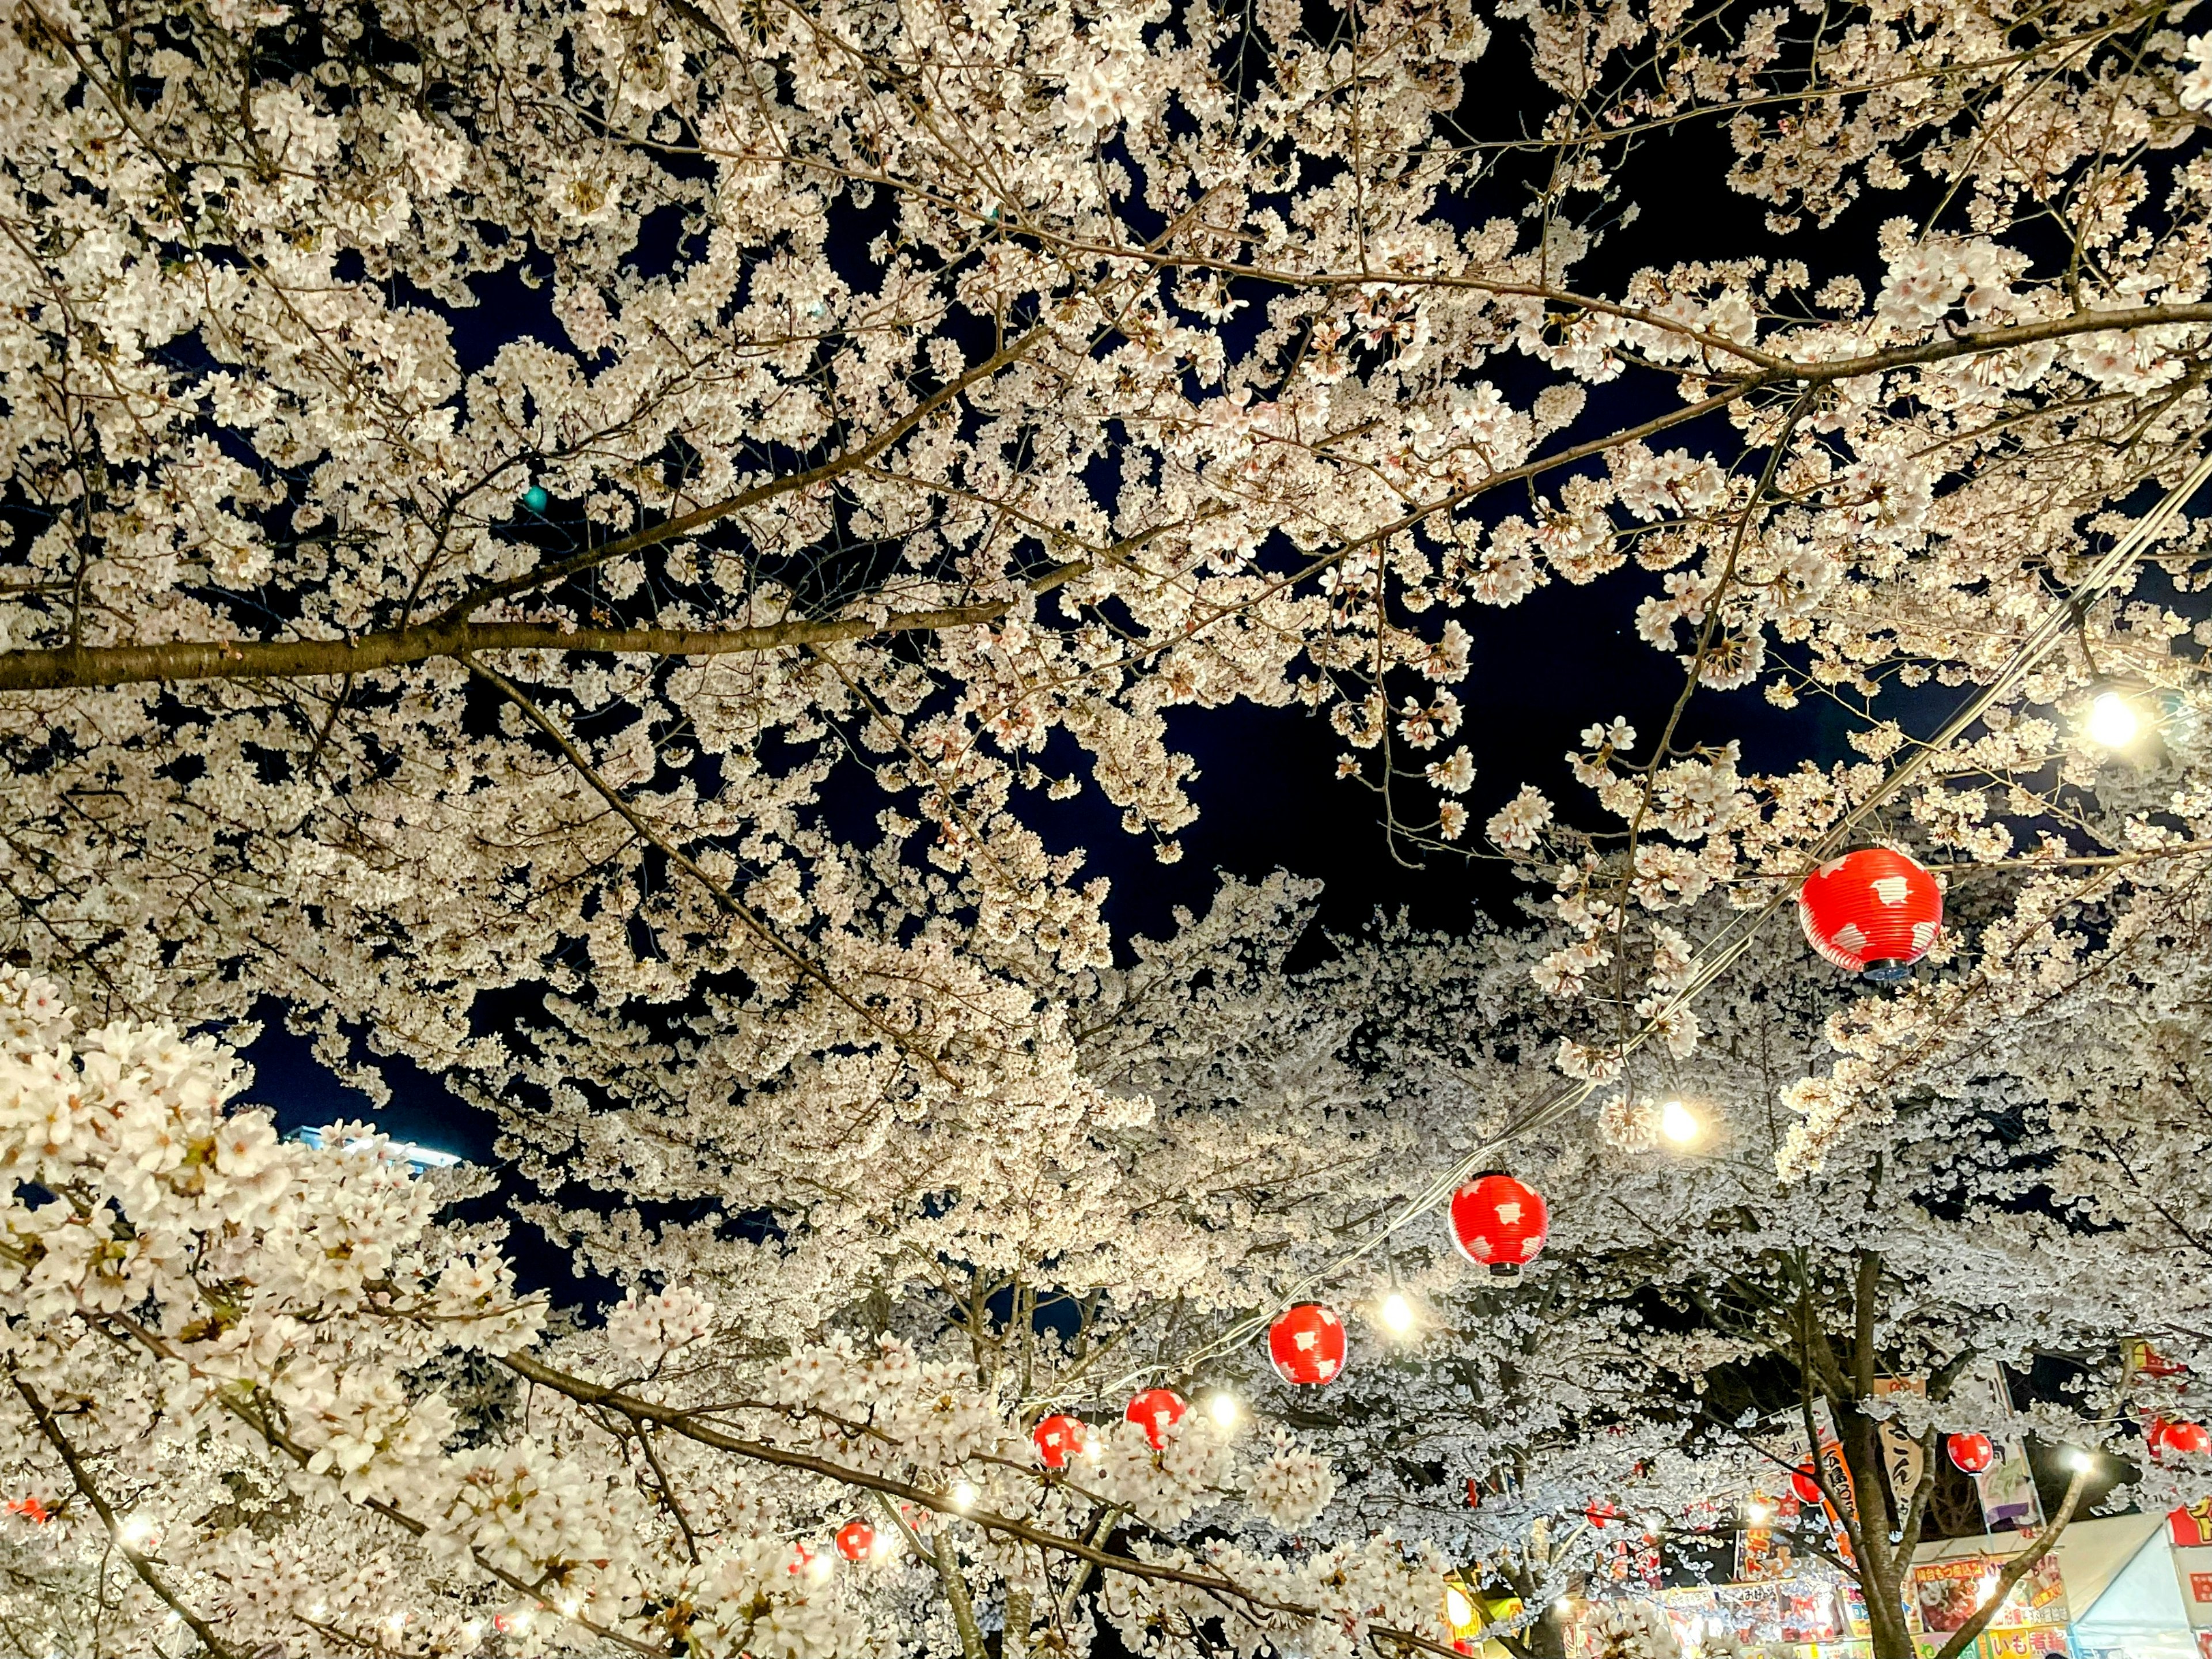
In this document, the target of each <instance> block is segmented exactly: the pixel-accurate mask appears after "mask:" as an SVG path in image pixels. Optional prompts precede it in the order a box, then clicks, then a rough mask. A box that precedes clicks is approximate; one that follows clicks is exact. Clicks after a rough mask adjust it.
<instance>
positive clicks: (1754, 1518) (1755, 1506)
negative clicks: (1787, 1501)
mask: <svg viewBox="0 0 2212 1659" xmlns="http://www.w3.org/2000/svg"><path fill="white" fill-rule="evenodd" d="M1743 1513H1744V1518H1745V1519H1746V1520H1747V1521H1749V1522H1751V1524H1752V1525H1753V1526H1754V1527H1763V1526H1765V1524H1766V1523H1767V1522H1769V1521H1771V1520H1772V1519H1773V1518H1774V1506H1773V1505H1772V1504H1765V1503H1761V1502H1760V1501H1759V1499H1757V1498H1753V1499H1752V1501H1751V1502H1750V1503H1748V1504H1745V1505H1744V1506H1743Z"/></svg>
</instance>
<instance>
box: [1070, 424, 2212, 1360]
mask: <svg viewBox="0 0 2212 1659" xmlns="http://www.w3.org/2000/svg"><path fill="white" fill-rule="evenodd" d="M2208 478H2212V450H2209V451H2207V452H2206V453H2205V454H2204V455H2203V456H2202V457H2201V458H2200V459H2198V461H2197V465H2195V466H2194V467H2192V468H2191V469H2190V471H2189V475H2188V476H2187V477H2185V478H2184V479H2183V480H2182V481H2181V482H2180V483H2178V484H2176V485H2175V486H2174V487H2173V488H2172V489H2169V490H2168V491H2167V492H2166V495H2164V496H2163V497H2162V498H2161V499H2160V501H2159V502H2158V504H2157V505H2156V506H2155V507H2152V508H2151V509H2150V511H2149V512H2148V513H2145V514H2144V515H2143V516H2142V518H2141V519H2139V520H2136V522H2135V523H2134V524H2133V525H2132V526H2130V527H2129V529H2128V532H2127V533H2126V534H2125V535H2124V536H2122V537H2121V538H2119V540H2118V541H2117V542H2115V543H2113V544H2112V547H2111V548H2110V549H2108V550H2106V553H2105V555H2104V556H2102V557H2101V558H2100V559H2099V560H2098V561H2097V562H2095V563H2094V564H2093V565H2092V566H2090V568H2089V569H2088V572H2087V574H2085V575H2084V576H2083V577H2082V579H2081V582H2080V583H2079V584H2078V585H2077V586H2075V588H2074V589H2073V591H2072V592H2069V593H2068V594H2067V595H2066V596H2065V597H2064V598H2063V599H2058V600H2056V601H2054V602H2053V603H2052V605H2051V606H2050V607H2049V608H2048V609H2047V610H2046V611H2045V612H2044V614H2043V616H2042V617H2041V618H2040V619H2039V620H2038V621H2037V623H2036V624H2035V626H2034V627H2033V628H2032V629H2029V630H2028V632H2027V637H2026V638H2024V639H2023V640H2021V642H2020V644H2019V646H2018V647H2016V648H2015V650H2014V652H2013V654H2012V656H2011V657H2010V658H2009V659H2008V660H2007V661H2006V663H2005V665H2004V666H2003V667H2002V668H2001V669H1999V670H1998V671H1997V672H1996V676H1995V677H1994V678H1991V679H1990V681H1989V683H1988V684H1985V685H1984V686H1983V688H1982V689H1981V690H1979V691H1978V692H1977V693H1976V694H1975V695H1974V696H1972V697H1970V698H1968V699H1967V700H1966V702H1965V703H1963V704H1961V705H1960V708H1959V711H1958V712H1957V713H1956V714H1954V715H1952V717H1951V718H1950V719H1949V720H1947V721H1946V722H1945V723H1944V724H1943V726H1942V729H1941V730H1939V731H1938V732H1936V734H1935V736H1933V737H1931V738H1929V739H1927V741H1926V742H1924V743H1922V744H1918V745H1917V746H1916V747H1915V748H1914V749H1913V750H1912V752H1911V754H1910V755H1908V756H1906V757H1905V758H1904V759H1903V760H1901V761H1899V763H1897V764H1896V765H1895V766H1893V767H1892V768H1891V769H1890V770H1889V773H1888V775H1887V776H1885V777H1884V778H1883V779H1882V781H1881V782H1880V783H1879V784H1877V785H1876V786H1875V788H1874V790H1873V791H1872V793H1869V795H1867V797H1866V798H1865V799H1863V800H1862V801H1860V803H1859V804H1858V805H1857V806H1855V807H1853V808H1852V809H1851V810H1850V811H1849V812H1847V813H1845V814H1844V816H1843V817H1841V818H1839V819H1838V820H1837V822H1836V823H1835V824H1834V825H1833V826H1832V828H1831V829H1829V830H1828V832H1827V833H1826V835H1824V836H1821V837H1820V840H1819V841H1817V842H1814V845H1813V848H1812V849H1811V851H1810V852H1808V854H1806V856H1805V859H1804V860H1803V862H1802V865H1801V866H1799V868H1798V870H1797V872H1796V875H1795V877H1794V878H1790V879H1789V880H1786V881H1784V882H1782V883H1780V884H1778V885H1777V887H1776V889H1775V891H1774V894H1773V896H1771V897H1770V898H1769V899H1768V900H1767V901H1766V902H1765V903H1764V904H1762V905H1760V906H1759V908H1757V909H1755V910H1749V911H1746V912H1745V913H1744V915H1742V916H1741V917H1740V918H1738V919H1737V920H1736V921H1732V922H1730V923H1729V925H1728V926H1727V927H1723V928H1722V929H1721V930H1720V931H1719V932H1718V933H1716V934H1714V935H1713V937H1712V938H1711V939H1708V940H1706V941H1705V943H1704V944H1703V945H1699V948H1698V951H1697V952H1696V954H1695V955H1694V956H1693V957H1692V963H1694V964H1695V969H1696V970H1695V971H1694V972H1693V973H1692V975H1690V977H1689V978H1688V979H1687V980H1686V981H1684V983H1683V984H1682V986H1681V987H1680V989H1678V990H1677V991H1675V993H1674V994H1673V995H1672V996H1670V997H1669V998H1668V1000H1667V1001H1666V1002H1665V1004H1664V1005H1663V1006H1661V1007H1660V1008H1659V1009H1658V1011H1657V1012H1655V1013H1653V1014H1652V1016H1651V1017H1650V1018H1649V1019H1647V1020H1646V1021H1645V1022H1644V1024H1643V1025H1642V1026H1640V1027H1639V1028H1638V1030H1635V1031H1634V1032H1632V1034H1631V1035H1630V1036H1627V1037H1626V1039H1624V1040H1623V1042H1621V1044H1620V1048H1618V1049H1617V1050H1615V1054H1616V1057H1617V1058H1618V1059H1620V1060H1626V1059H1627V1057H1628V1056H1629V1055H1630V1054H1632V1053H1634V1052H1635V1051H1636V1050H1637V1049H1638V1048H1641V1047H1642V1046H1643V1045H1644V1043H1645V1042H1648V1041H1650V1039H1651V1037H1653V1036H1656V1034H1657V1033H1659V1032H1660V1031H1661V1030H1664V1029H1665V1027H1666V1025H1667V1024H1668V1021H1669V1020H1671V1019H1672V1018H1674V1016H1675V1015H1676V1014H1677V1013H1680V1012H1682V1011H1683V1010H1684V1009H1686V1008H1687V1007H1688V1006H1689V1005H1690V1004H1691V1003H1692V1001H1694V1000H1696V999H1697V998H1698V997H1699V996H1700V995H1702V994H1704V993H1705V991H1706V990H1708V989H1710V988H1711V986H1712V984H1713V981H1716V980H1717V979H1718V978H1719V977H1720V976H1721V975H1723V974H1724V973H1726V972H1727V971H1728V970H1729V969H1730V968H1732V967H1734V966H1735V963H1736V962H1737V961H1738V959H1740V958H1741V957H1742V956H1743V954H1744V952H1745V951H1748V950H1749V949H1750V948H1751V946H1752V944H1753V941H1754V940H1755V939H1757V938H1758V936H1759V929H1760V928H1762V927H1765V925H1766V923H1767V922H1768V921H1771V920H1772V918H1773V916H1774V914H1775V912H1776V911H1778V910H1779V909H1781V908H1783V906H1784V905H1785V904H1787V903H1789V902H1790V900H1791V899H1792V898H1793V897H1794V896H1796V890H1797V889H1798V887H1799V885H1800V884H1802V883H1803V881H1804V880H1805V878H1807V877H1808V876H1809V875H1811V874H1812V873H1813V872H1814V871H1815V870H1817V869H1819V868H1820V866H1821V865H1823V864H1825V863H1826V862H1827V861H1828V860H1829V859H1830V858H1832V857H1833V856H1834V855H1835V854H1837V853H1838V852H1840V851H1842V850H1843V849H1844V847H1845V846H1846V845H1847V844H1848V842H1850V838H1851V837H1852V836H1853V835H1854V834H1855V833H1856V832H1857V830H1858V829H1859V828H1860V826H1861V825H1863V823H1865V821H1866V820H1867V818H1868V817H1870V816H1871V815H1872V814H1873V812H1874V811H1875V808H1877V807H1879V806H1880V805H1881V804H1882V803H1883V802H1884V801H1886V800H1887V799H1889V798H1890V797H1891V796H1893V795H1894V794H1896V793H1898V792H1899V790H1901V789H1903V788H1905V787H1906V786H1907V785H1908V784H1910V783H1911V781H1913V780H1914V779H1915V778H1917V776H1919V775H1920V774H1921V772H1922V771H1923V770H1924V769H1926V768H1927V767H1928V765H1929V763H1930V762H1931V761H1932V760H1933V758H1934V757H1936V755H1937V754H1938V753H1939V752H1941V751H1942V750H1945V749H1947V748H1948V747H1949V746H1950V745H1951V744H1953V743H1954V742H1956V741H1957V740H1958V738H1960V736H1962V735H1963V734H1964V733H1965V732H1966V731H1967V730H1968V728H1970V727H1971V726H1972V725H1973V724H1974V723H1975V722H1976V721H1977V720H1980V719H1981V718H1982V717H1983V716H1984V714H1987V713H1988V712H1989V710H1990V708H1991V707H1993V706H1994V705H1995V704H1996V702H1998V700H1999V699H2000V698H2002V697H2003V696H2004V695H2005V694H2006V693H2007V692H2008V691H2010V690H2012V689H2013V688H2014V687H2015V686H2016V685H2018V684H2020V682H2021V680H2022V679H2023V678H2026V677H2027V673H2028V671H2030V670H2031V669H2033V667H2034V666H2035V665H2036V664H2037V663H2038V662H2039V661H2040V660H2041V659H2043V657H2044V656H2045V654H2046V653H2048V652H2049V651H2050V650H2051V647H2053V646H2054V645H2056V644H2057V643H2058V642H2059V641H2061V640H2063V638H2064V637H2065V636H2066V633H2067V630H2068V629H2070V628H2071V627H2073V625H2074V619H2075V617H2077V616H2079V615H2081V612H2082V611H2084V610H2086V608H2087V606H2088V605H2091V604H2092V603H2093V602H2094V601H2095V600H2097V599H2100V598H2101V597H2102V596H2103V594H2104V592H2105V591H2106V589H2107V588H2109V587H2111V586H2112V583H2113V582H2114V581H2116V580H2118V577H2119V575H2120V574H2121V573H2122V572H2123V571H2124V570H2125V569H2126V568H2128V567H2129V566H2130V565H2131V564H2133V563H2134V562H2135V561H2136V557H2137V556H2139V555H2140V553H2141V552H2142V549H2143V548H2144V547H2146V546H2147V545H2148V544H2150V543H2151V542H2153V541H2154V540H2156V539H2157V538H2159V537H2160V536H2161V535H2163V534H2165V533H2166V529H2167V527H2168V526H2171V525H2172V522H2173V520H2174V519H2175V518H2176V517H2178V516H2179V514H2180V513H2181V511H2182V509H2183V508H2184V507H2186V506H2187V505H2188V504H2189V501H2190V500H2191V497H2192V496H2194V495H2196V494H2197V490H2198V489H2201V488H2202V487H2203V484H2204V483H2205V481H2206V480H2207V479H2208ZM1599 1087H1600V1080H1598V1079H1583V1080H1579V1081H1567V1082H1563V1083H1561V1084H1559V1085H1557V1086H1555V1087H1554V1088H1553V1089H1552V1090H1550V1091H1548V1092H1547V1093H1546V1094H1545V1095H1544V1096H1543V1097H1541V1099H1539V1100H1537V1101H1535V1102H1534V1103H1532V1104H1531V1105H1529V1106H1528V1107H1527V1108H1525V1109H1523V1110H1522V1111H1520V1112H1518V1113H1516V1114H1515V1115H1513V1116H1512V1117H1511V1118H1510V1119H1509V1120H1508V1121H1507V1122H1506V1124H1505V1127H1504V1128H1503V1129H1501V1130H1499V1131H1498V1133H1497V1134H1495V1135H1493V1136H1492V1137H1491V1138H1490V1139H1487V1140H1485V1141H1483V1142H1482V1143H1480V1145H1479V1146H1475V1147H1474V1149H1473V1150H1472V1151H1470V1152H1468V1153H1466V1154H1465V1155H1464V1156H1462V1158H1458V1159H1457V1160H1456V1161H1455V1162H1454V1163H1453V1164H1451V1165H1450V1166H1449V1168H1447V1169H1445V1170H1443V1171H1442V1172H1441V1173H1440V1174H1438V1175H1437V1177H1436V1178H1435V1179H1434V1180H1432V1181H1431V1182H1429V1183H1428V1184H1427V1185H1426V1186H1425V1187H1423V1188H1421V1189H1420V1190H1419V1192H1418V1193H1416V1194H1413V1196H1412V1197H1411V1198H1409V1199H1407V1200H1406V1201H1405V1202H1404V1203H1403V1204H1401V1206H1399V1207H1398V1208H1397V1209H1396V1210H1395V1211H1394V1212H1392V1213H1391V1215H1390V1218H1389V1219H1388V1220H1387V1221H1385V1222H1383V1225H1380V1226H1379V1227H1377V1228H1376V1229H1375V1230H1374V1231H1372V1232H1370V1233H1369V1234H1368V1235H1367V1236H1366V1237H1364V1238H1363V1239H1361V1240H1360V1241H1359V1242H1358V1243H1355V1244H1353V1245H1352V1246H1351V1247H1350V1248H1349V1249H1346V1250H1344V1251H1343V1252H1341V1253H1340V1254H1339V1255H1336V1256H1334V1257H1333V1258H1331V1259H1330V1260H1329V1261H1326V1262H1324V1263H1322V1265H1321V1266H1320V1267H1316V1268H1315V1269H1314V1270H1313V1271H1312V1272H1310V1273H1307V1274H1306V1275H1305V1276H1304V1277H1303V1278H1302V1279H1298V1280H1297V1282H1296V1283H1294V1284H1292V1285H1291V1286H1290V1287H1289V1288H1288V1289H1286V1290H1284V1291H1279V1292H1277V1294H1276V1296H1275V1297H1274V1299H1273V1301H1272V1302H1271V1303H1270V1304H1268V1305H1267V1307H1265V1308H1264V1309H1262V1310H1261V1311H1259V1312H1257V1313H1255V1314H1253V1315H1251V1316H1249V1317H1248V1318H1245V1319H1242V1320H1239V1321H1238V1322H1237V1323H1235V1324H1233V1325H1231V1326H1230V1327H1229V1328H1228V1329H1226V1330H1225V1331H1223V1332H1222V1333H1221V1334H1220V1335H1218V1336H1217V1337H1215V1338H1214V1339H1213V1340H1212V1341H1210V1342H1208V1343H1206V1344H1205V1345H1204V1346H1200V1347H1199V1348H1196V1349H1194V1350H1193V1351H1192V1352H1189V1353H1188V1354H1186V1355H1185V1356H1184V1357H1183V1358H1182V1361H1181V1363H1180V1364H1179V1365H1176V1367H1174V1368H1173V1369H1172V1370H1171V1369H1170V1365H1169V1364H1168V1363H1167V1362H1165V1361H1155V1362H1154V1363H1153V1364H1149V1365H1146V1366H1144V1367H1142V1368H1140V1369H1139V1370H1133V1371H1131V1372H1129V1373H1128V1374H1127V1375H1126V1376H1122V1377H1120V1378H1117V1379H1116V1380H1115V1382H1113V1383H1109V1384H1106V1385H1104V1386H1103V1388H1102V1389H1101V1390H1100V1391H1101V1392H1103V1394H1105V1395H1109V1396H1111V1395H1118V1394H1120V1393H1121V1392H1123V1391H1124V1390H1125V1389H1129V1388H1131V1387H1133V1386H1134V1385H1135V1384H1137V1383H1140V1382H1143V1381H1145V1380H1146V1379H1147V1378H1151V1377H1155V1376H1161V1375H1168V1376H1176V1377H1182V1378H1188V1376H1190V1375H1191V1374H1192V1373H1193V1372H1194V1371H1195V1370H1197V1369H1198V1368H1199V1367H1200V1366H1201V1365H1203V1364H1206V1363H1207V1362H1208V1361H1209V1360H1212V1359H1218V1358H1220V1357H1221V1356H1222V1355H1224V1354H1226V1353H1230V1352H1234V1351H1235V1350H1236V1349H1237V1348H1239V1347H1241V1346H1243V1345H1244V1344H1245V1343H1246V1342H1248V1341H1249V1340H1251V1339H1252V1338H1254V1337H1255V1336H1257V1335H1258V1334H1260V1333H1261V1332H1262V1331H1265V1330H1266V1329H1267V1327H1268V1326H1269V1325H1270V1324H1271V1323H1272V1322H1273V1320H1274V1317H1275V1316H1276V1315H1277V1314H1279V1313H1280V1312H1281V1311H1282V1310H1284V1309H1285V1308H1287V1307H1290V1306H1291V1305H1292V1304H1295V1303H1297V1302H1301V1301H1304V1300H1305V1299H1307V1298H1308V1297H1309V1296H1310V1294H1311V1293H1312V1292H1313V1291H1316V1290H1317V1289H1319V1288H1320V1287H1321V1286H1322V1285H1325V1284H1327V1283H1328V1281H1329V1280H1331V1279H1334V1278H1335V1277H1336V1276H1337V1275H1338V1274H1339V1273H1342V1272H1343V1271H1344V1270H1345V1269H1346V1268H1347V1267H1352V1265H1354V1264H1355V1263H1357V1262H1358V1261H1362V1260H1363V1259H1364V1258H1365V1257H1366V1256H1368V1255H1370V1254H1372V1253H1373V1252H1374V1251H1375V1250H1376V1248H1378V1247H1379V1246H1382V1245H1383V1244H1385V1243H1387V1242H1388V1241H1389V1238H1390V1237H1392V1235H1394V1234H1395V1233H1396V1232H1397V1231H1399V1230H1400V1229H1401V1228H1402V1227H1406V1226H1407V1225H1411V1224H1412V1223H1413V1222H1415V1221H1418V1220H1419V1219H1420V1218H1421V1217H1423V1216H1424V1215H1426V1214H1427V1213H1428V1212H1430V1211H1431V1210H1432V1209H1434V1208H1435V1207H1436V1206H1437V1205H1439V1204H1441V1203H1443V1201H1444V1200H1446V1199H1448V1198H1449V1197H1450V1196H1451V1194H1453V1193H1455V1192H1456V1191H1458V1189H1459V1188H1460V1186H1461V1185H1462V1183H1463V1182H1465V1181H1466V1179H1467V1178H1468V1176H1471V1175H1473V1174H1474V1173H1475V1172H1476V1171H1477V1170H1480V1169H1482V1168H1483V1167H1484V1166H1485V1165H1486V1164H1490V1163H1491V1162H1492V1161H1493V1160H1494V1159H1495V1158H1496V1157H1497V1155H1498V1153H1499V1152H1503V1151H1504V1149H1505V1148H1506V1147H1508V1146H1511V1145H1512V1144H1513V1143H1514V1142H1515V1141H1516V1140H1519V1139H1522V1138H1524V1137H1526V1136H1528V1135H1531V1134H1534V1133H1537V1132H1538V1131H1539V1130H1541V1129H1544V1128H1547V1127H1550V1126H1551V1125H1552V1124H1554V1123H1556V1122H1558V1121H1559V1120H1560V1119H1562V1118H1564V1117H1565V1116H1566V1115H1569V1114H1570V1113H1571V1112H1573V1111H1574V1110H1575V1109H1577V1107H1579V1106H1581V1105H1582V1103H1583V1102H1584V1101H1586V1100H1588V1099H1589V1097H1590V1096H1591V1095H1592V1094H1593V1093H1595V1091H1596V1090H1597V1089H1598V1088H1599ZM1054 1398H1057V1396H1055V1397H1054ZM1032 1403H1039V1404H1042V1403H1048V1401H1037V1402H1032Z"/></svg>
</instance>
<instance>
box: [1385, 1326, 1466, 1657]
mask: <svg viewBox="0 0 2212 1659" xmlns="http://www.w3.org/2000/svg"><path fill="white" fill-rule="evenodd" d="M1382 1316H1383V1329H1384V1330H1386V1331H1388V1332H1389V1333H1390V1334H1391V1335H1393V1336H1403V1335H1405V1334H1406V1333H1407V1332H1408V1331H1410V1330H1412V1329H1413V1304H1412V1303H1410V1302H1408V1301H1407V1299H1406V1293H1405V1292H1404V1291H1391V1292H1390V1294H1389V1295H1388V1296H1386V1297H1383V1307H1382ZM1461 1622H1462V1623H1465V1622H1466V1621H1465V1620H1462V1621H1461Z"/></svg>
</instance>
